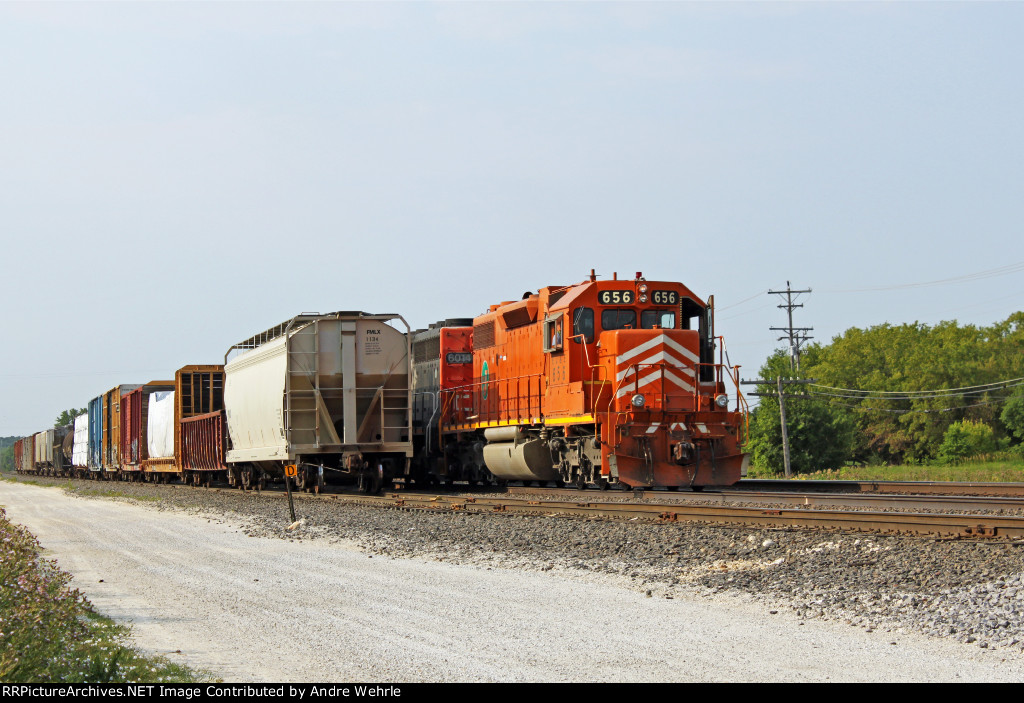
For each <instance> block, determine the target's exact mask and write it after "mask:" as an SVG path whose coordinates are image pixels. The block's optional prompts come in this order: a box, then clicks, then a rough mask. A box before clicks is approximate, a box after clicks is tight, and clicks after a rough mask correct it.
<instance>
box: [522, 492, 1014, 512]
mask: <svg viewBox="0 0 1024 703" xmlns="http://www.w3.org/2000/svg"><path fill="white" fill-rule="evenodd" d="M508 492H509V495H563V496H580V497H585V498H593V499H600V498H604V499H605V500H608V499H610V498H614V497H615V496H616V495H619V496H623V497H624V496H627V495H630V494H628V493H613V492H608V491H598V490H585V491H580V490H579V489H570V488H535V487H532V486H510V487H509V488H508ZM632 495H633V496H634V497H636V498H649V499H653V500H663V501H664V502H665V503H666V504H677V503H717V504H722V505H725V504H738V503H771V504H775V505H778V504H786V505H803V506H807V507H815V506H825V505H831V506H845V507H861V508H864V507H872V508H890V509H893V508H894V509H899V510H943V511H947V512H949V511H959V512H969V511H994V510H1020V511H1024V498H1017V497H1005V496H973V495H972V496H954V495H910V494H890V495H886V494H880V493H831V492H826V493H804V492H801V491H795V492H791V493H782V492H776V491H736V490H728V491H725V490H715V491H709V490H704V491H700V492H690V491H679V492H665V491H656V492H654V491H633V493H632Z"/></svg>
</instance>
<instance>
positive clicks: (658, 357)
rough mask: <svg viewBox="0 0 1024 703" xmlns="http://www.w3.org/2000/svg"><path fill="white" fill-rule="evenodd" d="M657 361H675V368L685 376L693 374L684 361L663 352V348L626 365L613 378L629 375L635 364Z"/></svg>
mask: <svg viewBox="0 0 1024 703" xmlns="http://www.w3.org/2000/svg"><path fill="white" fill-rule="evenodd" d="M659 361H669V362H675V363H676V364H678V366H677V367H676V368H678V369H679V370H680V371H682V372H683V373H685V374H686V375H687V376H693V375H694V372H693V369H691V368H687V367H686V366H684V364H685V363H686V362H683V361H679V359H677V358H675V357H672V356H669V355H668V354H666V353H665V351H664V350H662V351H659V352H656V353H654V354H652V355H651V356H649V357H647V358H646V359H644V360H642V361H638V362H636V363H635V364H631V365H630V366H627V367H626V368H625V369H623V370H622V371H619V373H618V375H617V376H616V377H615V380H616V381H621V380H622V379H624V378H625V377H626V376H629V375H631V374H632V373H633V371H634V369H635V368H636V366H637V365H641V366H642V365H644V364H656V363H657V362H659Z"/></svg>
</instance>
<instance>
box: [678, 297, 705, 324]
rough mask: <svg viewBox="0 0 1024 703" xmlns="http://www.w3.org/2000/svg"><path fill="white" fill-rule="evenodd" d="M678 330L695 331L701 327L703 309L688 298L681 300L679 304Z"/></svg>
mask: <svg viewBox="0 0 1024 703" xmlns="http://www.w3.org/2000/svg"><path fill="white" fill-rule="evenodd" d="M679 313H680V315H679V329H681V330H696V329H700V327H701V324H700V323H701V320H702V319H703V317H704V308H703V307H702V306H700V305H697V303H695V302H694V301H692V300H690V299H689V298H683V299H682V301H680V303H679Z"/></svg>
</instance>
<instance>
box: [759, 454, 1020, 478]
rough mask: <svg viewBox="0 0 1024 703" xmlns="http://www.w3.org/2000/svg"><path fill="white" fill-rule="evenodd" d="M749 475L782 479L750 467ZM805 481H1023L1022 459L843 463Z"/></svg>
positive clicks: (1004, 457)
mask: <svg viewBox="0 0 1024 703" xmlns="http://www.w3.org/2000/svg"><path fill="white" fill-rule="evenodd" d="M750 478H781V475H776V474H773V473H770V472H765V471H758V470H757V469H755V468H753V467H752V470H751V471H750ZM795 478H797V479H804V480H808V481H827V480H830V479H831V480H834V481H955V482H958V483H972V482H973V483H1006V482H1010V483H1022V482H1024V459H1022V458H1021V457H1020V455H1019V454H1018V455H1010V454H1006V455H1004V456H999V457H992V458H979V459H969V460H966V461H962V462H960V463H957V464H941V463H934V464H908V465H901V466H885V465H878V466H872V465H867V466H844V467H841V468H838V469H828V470H825V471H815V472H814V473H809V474H798V475H797V476H795Z"/></svg>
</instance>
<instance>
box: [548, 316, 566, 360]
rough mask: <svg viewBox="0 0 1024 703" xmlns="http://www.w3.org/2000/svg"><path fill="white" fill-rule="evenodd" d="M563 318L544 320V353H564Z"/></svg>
mask: <svg viewBox="0 0 1024 703" xmlns="http://www.w3.org/2000/svg"><path fill="white" fill-rule="evenodd" d="M562 332H563V330H562V316H561V315H559V316H557V317H550V318H548V319H547V320H544V351H546V352H555V351H562Z"/></svg>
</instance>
